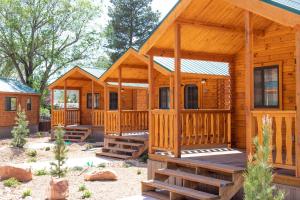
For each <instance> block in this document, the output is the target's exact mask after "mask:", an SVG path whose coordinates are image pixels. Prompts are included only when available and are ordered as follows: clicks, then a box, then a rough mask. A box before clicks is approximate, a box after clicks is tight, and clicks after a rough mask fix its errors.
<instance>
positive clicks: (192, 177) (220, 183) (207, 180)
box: [155, 169, 233, 187]
mask: <svg viewBox="0 0 300 200" xmlns="http://www.w3.org/2000/svg"><path fill="white" fill-rule="evenodd" d="M155 173H158V174H164V175H168V176H176V177H180V178H182V179H185V180H189V181H195V182H199V183H203V184H207V185H212V186H216V187H224V186H227V185H232V184H233V183H232V182H231V181H226V180H221V179H216V178H212V177H208V176H203V175H197V174H192V173H188V172H183V171H178V170H171V169H158V170H157V171H155Z"/></svg>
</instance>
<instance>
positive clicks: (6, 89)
mask: <svg viewBox="0 0 300 200" xmlns="http://www.w3.org/2000/svg"><path fill="white" fill-rule="evenodd" d="M0 105H1V108H0V138H7V137H11V136H12V135H11V130H12V128H13V126H14V125H15V124H16V117H17V110H18V106H20V107H21V109H22V110H24V111H25V112H26V117H27V120H28V122H29V130H30V133H36V132H38V125H39V118H40V116H39V112H40V95H39V94H38V93H37V92H35V90H34V89H32V88H30V87H28V86H26V85H24V84H22V83H20V81H17V80H13V79H8V78H0Z"/></svg>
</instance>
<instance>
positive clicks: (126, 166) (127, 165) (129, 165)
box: [123, 162, 131, 168]
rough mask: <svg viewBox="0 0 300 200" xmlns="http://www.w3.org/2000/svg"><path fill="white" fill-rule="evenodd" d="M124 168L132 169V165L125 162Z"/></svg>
mask: <svg viewBox="0 0 300 200" xmlns="http://www.w3.org/2000/svg"><path fill="white" fill-rule="evenodd" d="M123 167H124V168H129V167H131V164H129V163H126V162H124V163H123Z"/></svg>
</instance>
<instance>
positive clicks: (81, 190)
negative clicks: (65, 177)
mask: <svg viewBox="0 0 300 200" xmlns="http://www.w3.org/2000/svg"><path fill="white" fill-rule="evenodd" d="M85 190H87V188H86V186H85V185H84V184H81V185H80V186H79V188H78V191H79V192H83V191H85Z"/></svg>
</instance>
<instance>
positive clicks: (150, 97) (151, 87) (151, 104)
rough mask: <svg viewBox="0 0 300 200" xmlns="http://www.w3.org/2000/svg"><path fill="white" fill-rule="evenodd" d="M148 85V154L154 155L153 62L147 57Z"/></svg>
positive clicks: (151, 57) (150, 57)
mask: <svg viewBox="0 0 300 200" xmlns="http://www.w3.org/2000/svg"><path fill="white" fill-rule="evenodd" d="M148 66H149V67H148V81H149V82H148V84H149V90H148V97H149V99H148V101H149V118H148V119H149V120H148V121H149V128H148V129H149V154H154V150H153V149H152V146H153V137H152V136H153V134H154V130H153V121H152V114H151V112H152V110H153V109H154V96H155V95H154V73H153V72H154V60H153V56H152V55H150V56H149V64H148Z"/></svg>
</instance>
